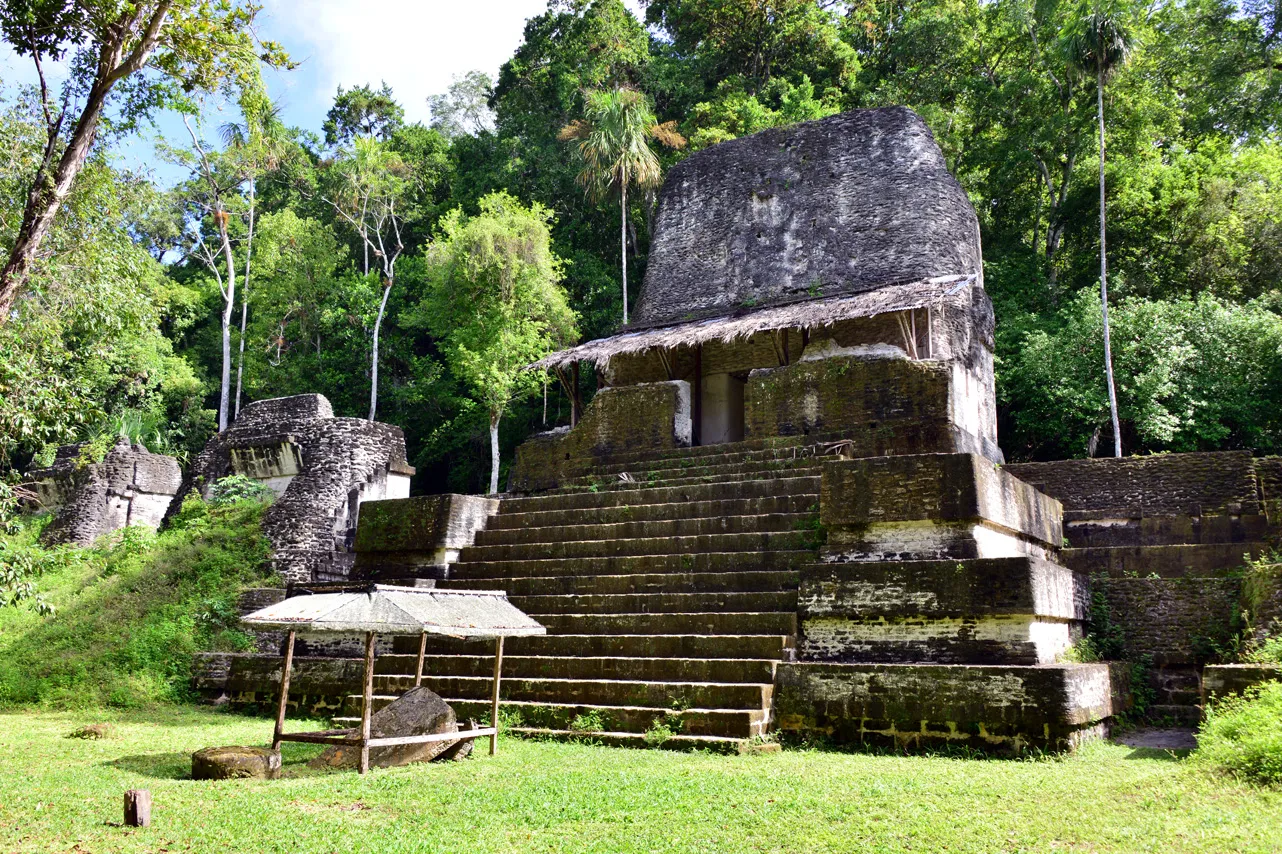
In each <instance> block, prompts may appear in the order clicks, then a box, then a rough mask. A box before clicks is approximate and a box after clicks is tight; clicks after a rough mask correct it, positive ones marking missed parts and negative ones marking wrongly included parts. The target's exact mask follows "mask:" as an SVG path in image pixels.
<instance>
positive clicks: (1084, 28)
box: [1064, 0, 1133, 457]
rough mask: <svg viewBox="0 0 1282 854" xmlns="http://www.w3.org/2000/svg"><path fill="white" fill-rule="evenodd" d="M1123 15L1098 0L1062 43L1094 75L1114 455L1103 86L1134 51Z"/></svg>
mask: <svg viewBox="0 0 1282 854" xmlns="http://www.w3.org/2000/svg"><path fill="white" fill-rule="evenodd" d="M1125 17H1126V16H1125V14H1124V13H1123V11H1122V10H1121V9H1120V8H1119V7H1117V6H1115V5H1111V4H1110V6H1109V7H1108V8H1105V7H1103V6H1102V5H1101V0H1094V7H1093V8H1092V9H1091V10H1090V11H1084V12H1083V14H1082V15H1081V17H1080V18H1079V20H1078V21H1077V22H1076V24H1075V25H1074V26H1073V27H1072V28H1071V29H1070V30H1068V32H1067V34H1066V35H1067V37H1066V38H1065V40H1064V48H1065V53H1066V55H1067V58H1068V61H1069V63H1070V64H1071V65H1072V66H1073V68H1074V69H1075V70H1076V71H1077V72H1078V73H1079V74H1082V75H1083V76H1084V75H1086V74H1091V73H1093V74H1094V75H1095V113H1096V118H1097V119H1098V121H1099V287H1100V305H1101V308H1102V310H1103V316H1104V373H1105V375H1106V377H1107V378H1108V406H1109V412H1110V414H1111V415H1112V418H1113V455H1114V456H1118V457H1120V456H1121V455H1122V432H1121V425H1120V422H1119V420H1118V417H1117V387H1116V385H1115V384H1114V382H1113V347H1112V342H1111V340H1110V336H1109V326H1108V252H1107V250H1106V244H1105V235H1106V230H1107V229H1106V223H1107V213H1106V208H1105V201H1104V85H1105V83H1106V82H1107V81H1108V79H1109V78H1110V77H1112V76H1113V75H1114V74H1115V73H1116V72H1117V71H1118V69H1120V68H1121V67H1122V66H1123V65H1125V64H1126V61H1127V60H1128V59H1129V58H1130V55H1131V51H1132V48H1133V44H1132V39H1131V34H1130V32H1129V31H1128V30H1127V28H1126V22H1125V20H1124V19H1125Z"/></svg>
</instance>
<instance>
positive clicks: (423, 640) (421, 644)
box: [414, 632, 427, 688]
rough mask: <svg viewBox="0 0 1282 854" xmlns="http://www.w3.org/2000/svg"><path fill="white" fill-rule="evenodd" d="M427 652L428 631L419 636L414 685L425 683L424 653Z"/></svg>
mask: <svg viewBox="0 0 1282 854" xmlns="http://www.w3.org/2000/svg"><path fill="white" fill-rule="evenodd" d="M426 652H427V632H423V633H422V634H421V635H419V636H418V663H417V664H416V665H414V687H415V688H417V687H419V686H420V685H422V684H423V655H424V653H426Z"/></svg>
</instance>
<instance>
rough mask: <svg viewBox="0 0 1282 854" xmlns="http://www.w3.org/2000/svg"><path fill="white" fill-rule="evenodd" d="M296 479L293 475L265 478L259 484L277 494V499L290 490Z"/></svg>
mask: <svg viewBox="0 0 1282 854" xmlns="http://www.w3.org/2000/svg"><path fill="white" fill-rule="evenodd" d="M294 477H295V475H292V474H289V475H284V476H282V477H265V478H261V479H259V480H258V482H259V483H261V484H262V485H263V486H265V487H267V488H268V489H270V490H271V491H272V492H274V493H276V497H277V498H279V497H281V496H282V495H284V494H285V490H286V489H289V484H290V483H291V482H292V481H293V480H294Z"/></svg>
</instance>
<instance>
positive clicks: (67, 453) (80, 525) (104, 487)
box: [27, 439, 182, 546]
mask: <svg viewBox="0 0 1282 854" xmlns="http://www.w3.org/2000/svg"><path fill="white" fill-rule="evenodd" d="M81 447H82V446H80V445H63V446H62V447H61V448H59V449H58V455H57V457H56V459H55V461H54V464H53V466H52V467H51V468H47V469H39V470H36V471H31V472H28V473H27V479H28V480H29V481H31V482H33V483H34V484H35V488H36V492H37V494H38V495H39V497H40V502H41V504H42V506H43V509H47V510H51V511H53V513H54V520H53V522H52V523H50V525H49V527H47V528H45V530H44V534H43V535H42V538H43V540H44V541H45V542H46V543H49V544H55V543H74V544H75V545H80V546H87V545H90V544H91V543H93V541H94V540H95V539H97V538H98V537H99V536H101V535H102V534H105V533H107V532H109V531H116V530H119V529H120V528H124V527H126V526H128V525H144V526H146V527H149V528H155V527H157V526H158V525H159V524H160V522H161V520H162V519H163V518H164V517H165V513H166V511H167V510H168V509H169V505H170V502H171V501H172V500H173V497H174V494H175V493H176V492H177V491H178V488H179V486H180V485H181V483H182V469H181V468H180V467H179V465H178V461H177V460H175V459H174V458H173V457H167V456H165V455H163V454H153V453H150V452H149V451H148V450H147V449H146V448H144V447H143V446H142V445H131V444H130V443H129V441H128V440H127V439H120V440H118V441H117V442H116V444H115V445H114V446H113V447H112V449H111V450H110V451H108V452H107V455H106V457H104V459H103V461H102V462H101V463H91V464H88V465H83V466H82V465H80V464H79V462H78V457H79V454H80V449H81Z"/></svg>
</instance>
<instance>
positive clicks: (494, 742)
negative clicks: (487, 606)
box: [490, 638, 503, 756]
mask: <svg viewBox="0 0 1282 854" xmlns="http://www.w3.org/2000/svg"><path fill="white" fill-rule="evenodd" d="M502 681H503V638H498V639H496V640H495V641H494V685H493V689H494V695H493V697H492V698H491V700H490V726H492V727H493V728H494V734H493V735H491V736H490V755H491V756H493V755H494V754H495V753H497V752H498V749H499V683H501V682H502Z"/></svg>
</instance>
